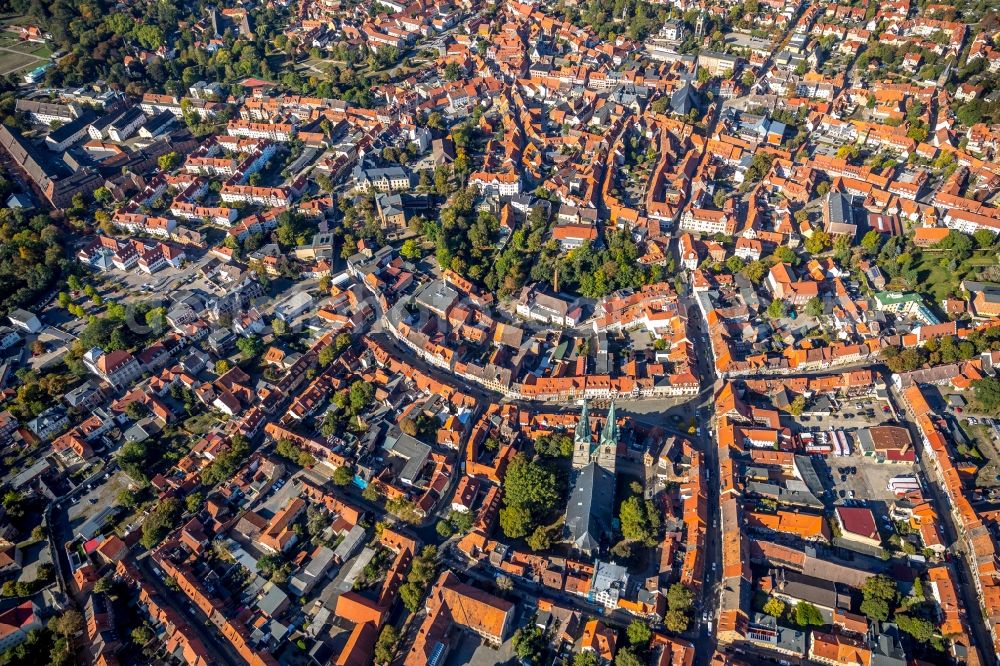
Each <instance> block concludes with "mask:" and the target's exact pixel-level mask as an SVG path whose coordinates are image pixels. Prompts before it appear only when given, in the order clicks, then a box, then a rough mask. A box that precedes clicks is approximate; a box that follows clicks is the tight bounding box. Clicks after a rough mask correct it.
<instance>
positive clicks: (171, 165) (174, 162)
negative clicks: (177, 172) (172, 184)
mask: <svg viewBox="0 0 1000 666" xmlns="http://www.w3.org/2000/svg"><path fill="white" fill-rule="evenodd" d="M182 161H183V158H182V157H181V156H180V155H179V154H178V153H176V152H170V153H166V154H165V155H160V156H159V157H158V158H156V164H157V165H158V166H159V167H160V169H161V170H162V171H173V170H174V169H176V168H177V167H179V166H180V165H181V162H182Z"/></svg>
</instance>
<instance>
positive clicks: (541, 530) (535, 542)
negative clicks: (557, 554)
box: [526, 525, 552, 551]
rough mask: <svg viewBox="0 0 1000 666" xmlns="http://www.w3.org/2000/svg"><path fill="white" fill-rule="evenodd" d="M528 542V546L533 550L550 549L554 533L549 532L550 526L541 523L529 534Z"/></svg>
mask: <svg viewBox="0 0 1000 666" xmlns="http://www.w3.org/2000/svg"><path fill="white" fill-rule="evenodd" d="M526 543H527V544H528V548H530V549H531V550H533V551H540V550H548V549H549V548H551V547H552V535H551V534H550V532H549V528H548V527H546V526H545V525H539V526H538V527H536V528H535V531H534V532H532V533H531V535H529V536H528V538H527V539H526Z"/></svg>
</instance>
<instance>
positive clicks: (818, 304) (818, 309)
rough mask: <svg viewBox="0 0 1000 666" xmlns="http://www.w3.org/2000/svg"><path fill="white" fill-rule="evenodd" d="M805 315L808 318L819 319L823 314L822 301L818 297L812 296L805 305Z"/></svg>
mask: <svg viewBox="0 0 1000 666" xmlns="http://www.w3.org/2000/svg"><path fill="white" fill-rule="evenodd" d="M806 314H807V315H809V316H810V317H819V316H821V315H822V314H823V299H821V298H820V297H819V296H813V297H812V298H810V299H809V302H808V303H806Z"/></svg>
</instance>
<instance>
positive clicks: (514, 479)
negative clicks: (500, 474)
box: [503, 454, 559, 513]
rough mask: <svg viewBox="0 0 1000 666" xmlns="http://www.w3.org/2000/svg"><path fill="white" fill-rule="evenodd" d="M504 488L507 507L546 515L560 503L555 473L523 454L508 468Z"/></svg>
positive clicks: (515, 458) (516, 457)
mask: <svg viewBox="0 0 1000 666" xmlns="http://www.w3.org/2000/svg"><path fill="white" fill-rule="evenodd" d="M503 487H504V502H505V504H506V505H507V506H518V507H525V508H527V509H529V510H530V511H532V512H539V513H545V512H548V511H551V510H552V509H553V508H555V506H556V503H557V502H558V501H559V491H558V486H557V484H556V475H555V473H554V472H552V471H551V470H549V469H547V468H546V467H543V466H542V465H540V464H538V463H535V462H532V461H529V460H528V459H527V458H525V457H524V455H522V454H518V455H516V456H515V457H514V459H513V460H512V461H511V463H510V465H509V466H508V468H507V474H506V475H505V476H504V481H503Z"/></svg>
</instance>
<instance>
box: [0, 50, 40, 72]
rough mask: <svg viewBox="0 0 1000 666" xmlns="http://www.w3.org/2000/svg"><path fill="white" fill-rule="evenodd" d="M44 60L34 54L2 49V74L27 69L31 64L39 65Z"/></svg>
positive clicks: (0, 66)
mask: <svg viewBox="0 0 1000 666" xmlns="http://www.w3.org/2000/svg"><path fill="white" fill-rule="evenodd" d="M42 62H43V61H42V60H41V59H39V58H36V57H35V56H32V55H27V54H25V53H11V52H10V51H0V74H7V73H10V72H16V71H17V70H19V69H25V68H27V67H28V66H29V65H30V66H32V67H37V66H38V65H40V64H41V63H42Z"/></svg>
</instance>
